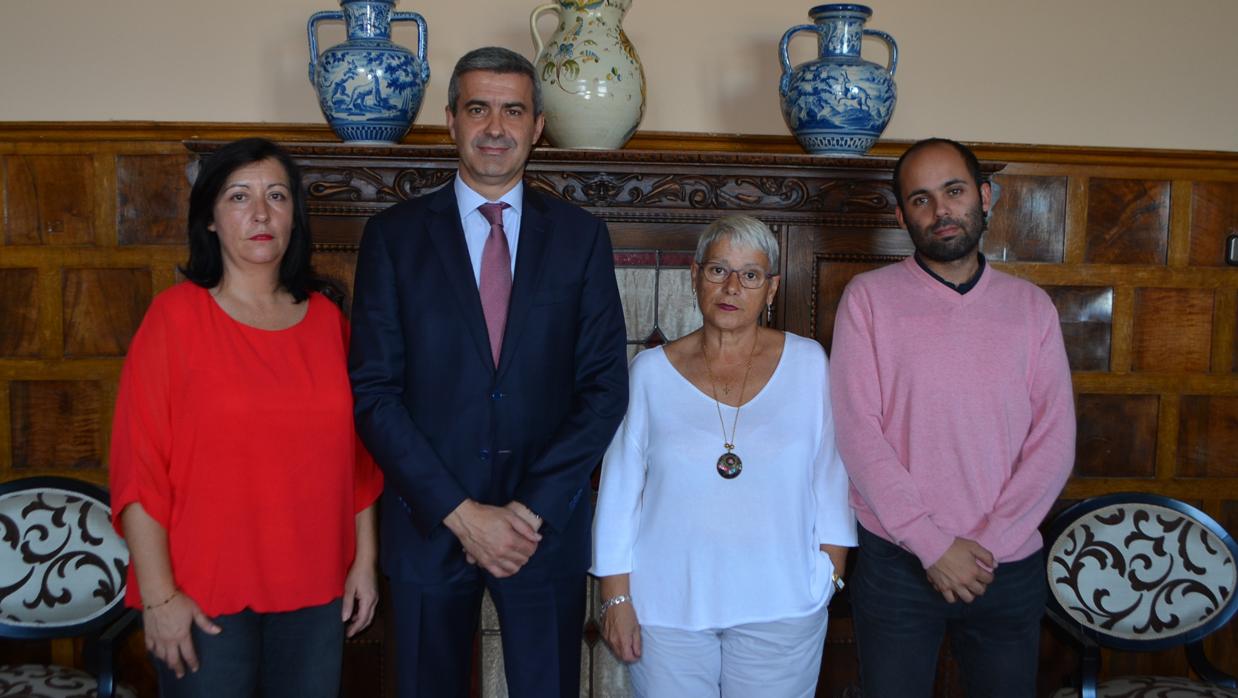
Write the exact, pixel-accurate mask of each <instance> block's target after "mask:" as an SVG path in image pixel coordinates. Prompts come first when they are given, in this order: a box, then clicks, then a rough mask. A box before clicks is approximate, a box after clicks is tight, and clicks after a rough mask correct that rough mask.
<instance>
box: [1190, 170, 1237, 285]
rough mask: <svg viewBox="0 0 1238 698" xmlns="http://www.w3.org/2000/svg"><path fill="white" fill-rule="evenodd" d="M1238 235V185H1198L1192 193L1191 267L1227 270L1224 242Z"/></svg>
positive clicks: (1224, 183)
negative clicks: (1224, 267)
mask: <svg viewBox="0 0 1238 698" xmlns="http://www.w3.org/2000/svg"><path fill="white" fill-rule="evenodd" d="M1236 233H1238V182H1196V183H1195V186H1194V187H1193V188H1192V190H1191V266H1193V267H1223V266H1225V240H1226V238H1228V237H1229V236H1230V235H1234V234H1236Z"/></svg>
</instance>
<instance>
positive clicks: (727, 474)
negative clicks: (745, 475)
mask: <svg viewBox="0 0 1238 698" xmlns="http://www.w3.org/2000/svg"><path fill="white" fill-rule="evenodd" d="M743 470H744V462H743V461H742V460H740V459H739V456H737V455H735V454H734V453H731V452H730V451H727V452H726V453H723V454H722V455H721V456H718V474H719V475H721V476H722V479H724V480H733V479H735V478H737V477H739V474H740V473H741V472H743Z"/></svg>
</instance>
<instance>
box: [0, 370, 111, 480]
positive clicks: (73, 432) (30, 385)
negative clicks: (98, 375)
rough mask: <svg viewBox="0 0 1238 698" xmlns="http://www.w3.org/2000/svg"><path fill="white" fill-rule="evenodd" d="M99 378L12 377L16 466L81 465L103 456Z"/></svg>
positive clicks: (95, 464) (97, 462)
mask: <svg viewBox="0 0 1238 698" xmlns="http://www.w3.org/2000/svg"><path fill="white" fill-rule="evenodd" d="M102 402H103V398H102V388H101V386H100V385H99V382H98V381H13V382H12V383H10V384H9V410H10V411H9V415H10V420H11V426H12V434H13V469H14V470H25V469H34V468H37V469H40V470H43V469H63V470H81V469H84V468H98V467H99V466H100V464H101V463H102V462H103V459H102V458H101V456H100V453H101V450H102V447H101V444H102V435H101V434H100V429H101V428H102V415H103V413H102V409H101V408H102Z"/></svg>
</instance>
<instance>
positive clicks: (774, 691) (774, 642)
mask: <svg viewBox="0 0 1238 698" xmlns="http://www.w3.org/2000/svg"><path fill="white" fill-rule="evenodd" d="M828 620H829V610H828V608H827V607H822V608H821V610H819V611H817V612H816V613H813V614H810V615H807V616H803V617H801V618H786V619H783V620H776V621H771V622H768V623H746V624H744V625H736V626H732V627H729V628H711V629H708V630H679V629H677V628H665V627H656V626H649V625H642V626H641V657H640V659H639V660H637V661H636V662H635V663H633V664H631V665H630V666H629V669H630V672H631V673H630V677H631V679H632V689H633V693H634V694H635V695H636V696H637V698H706V697H709V698H719V697H721V698H810V697H811V696H813V695H814V694H815V693H816V690H817V676H818V674H819V673H820V671H821V649H822V645H823V644H824V642H825V626H826V623H827V621H828Z"/></svg>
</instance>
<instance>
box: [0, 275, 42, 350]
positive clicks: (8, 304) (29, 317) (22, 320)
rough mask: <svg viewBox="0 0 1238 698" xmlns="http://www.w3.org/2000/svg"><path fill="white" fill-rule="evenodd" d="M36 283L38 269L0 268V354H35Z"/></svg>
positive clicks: (37, 315) (37, 342) (36, 345)
mask: <svg viewBox="0 0 1238 698" xmlns="http://www.w3.org/2000/svg"><path fill="white" fill-rule="evenodd" d="M38 286H39V271H38V269H21V268H19V269H0V356H4V357H33V356H38V355H39V295H38Z"/></svg>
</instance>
